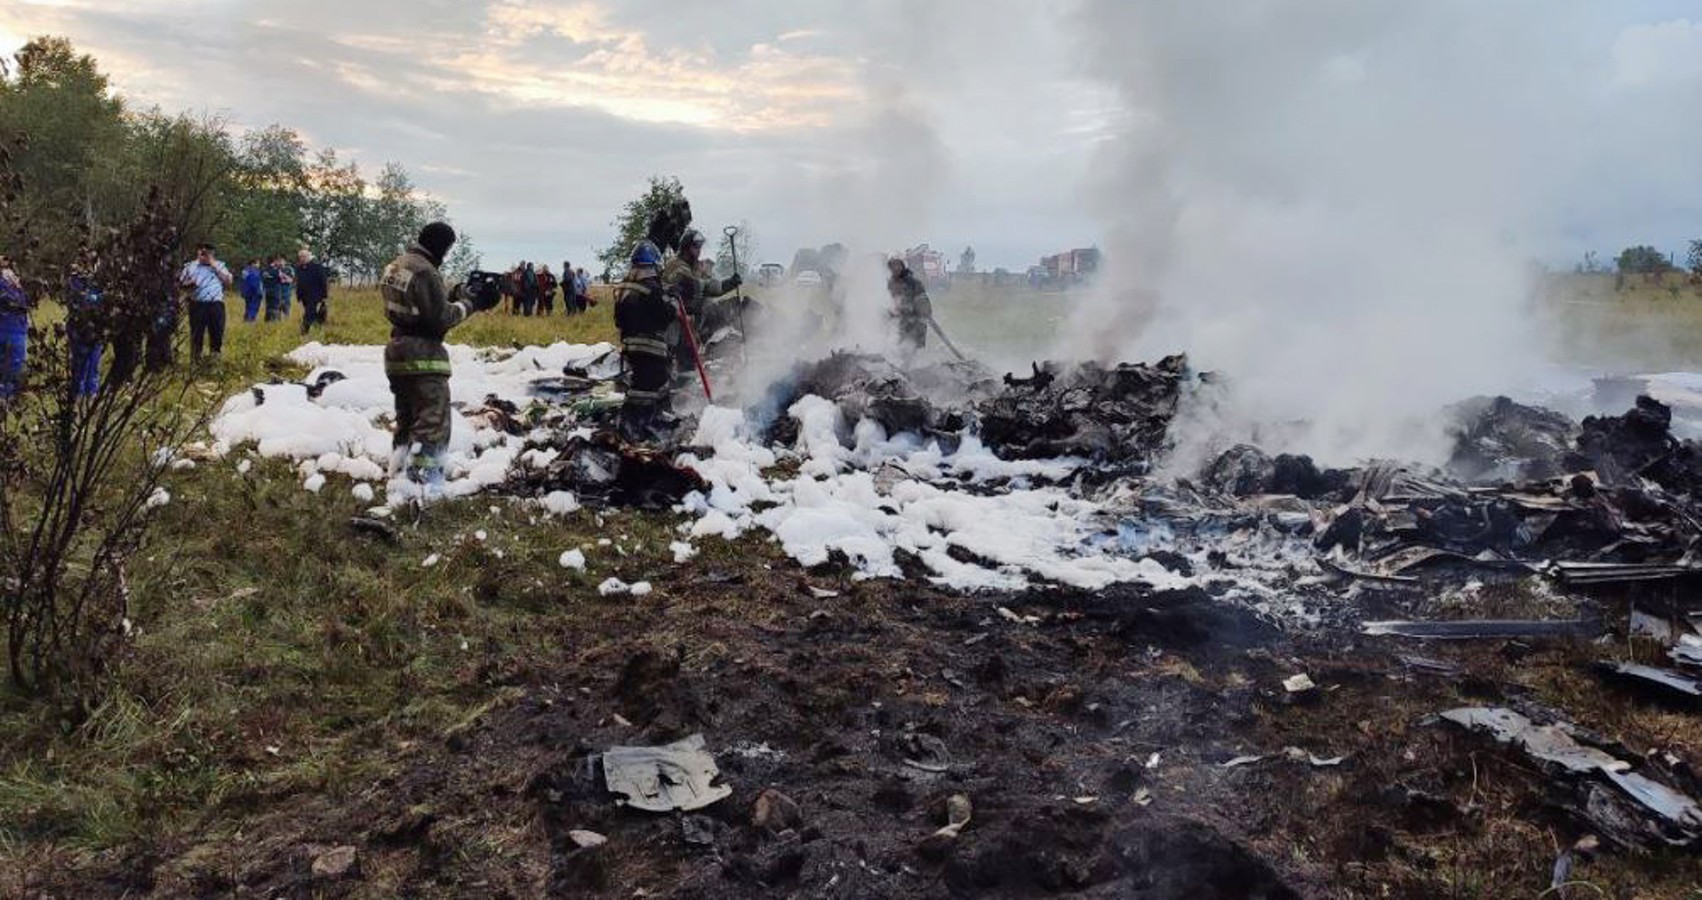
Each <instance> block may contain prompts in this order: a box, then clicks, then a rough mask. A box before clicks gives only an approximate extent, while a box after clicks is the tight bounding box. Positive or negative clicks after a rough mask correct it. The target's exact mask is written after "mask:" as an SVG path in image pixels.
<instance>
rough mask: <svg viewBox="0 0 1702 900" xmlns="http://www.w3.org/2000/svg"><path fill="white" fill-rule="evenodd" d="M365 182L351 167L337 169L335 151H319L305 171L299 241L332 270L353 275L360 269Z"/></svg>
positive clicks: (364, 229)
mask: <svg viewBox="0 0 1702 900" xmlns="http://www.w3.org/2000/svg"><path fill="white" fill-rule="evenodd" d="M365 208H366V181H365V180H364V179H363V178H361V174H360V168H359V167H357V166H356V165H355V164H354V163H352V162H351V163H349V164H348V165H341V164H339V163H338V161H337V152H336V151H335V150H323V151H321V152H320V153H319V155H318V157H317V158H316V159H315V160H314V161H313V163H312V164H310V165H309V166H308V167H307V193H306V196H305V198H304V200H303V203H302V226H301V233H302V238H303V239H304V240H305V241H306V242H307V245H308V246H309V247H311V248H313V250H314V252H315V253H316V254H317V255H318V256H319V258H320V259H321V260H322V261H323V262H324V263H325V264H326V265H327V266H330V267H331V268H333V269H337V270H339V271H342V272H344V273H353V272H354V271H355V270H356V268H357V267H358V266H359V265H361V260H362V257H361V247H362V245H363V243H364V242H365V241H366V236H365V234H364V233H363V232H365V231H366V228H367V223H366V222H365V221H364V217H365Z"/></svg>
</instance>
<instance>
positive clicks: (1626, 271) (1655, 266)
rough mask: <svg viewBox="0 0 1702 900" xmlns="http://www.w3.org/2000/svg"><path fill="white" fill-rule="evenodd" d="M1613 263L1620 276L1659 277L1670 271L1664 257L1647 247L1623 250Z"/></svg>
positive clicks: (1657, 251)
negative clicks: (1617, 268)
mask: <svg viewBox="0 0 1702 900" xmlns="http://www.w3.org/2000/svg"><path fill="white" fill-rule="evenodd" d="M1614 262H1615V264H1616V265H1618V267H1619V274H1621V275H1659V274H1661V273H1663V272H1668V271H1671V270H1672V263H1671V262H1669V261H1668V260H1667V258H1666V255H1665V254H1663V253H1661V251H1659V250H1656V249H1655V248H1653V247H1650V246H1647V245H1639V246H1636V247H1627V248H1625V249H1624V250H1622V251H1620V254H1619V256H1618V257H1617V258H1616V259H1615V260H1614Z"/></svg>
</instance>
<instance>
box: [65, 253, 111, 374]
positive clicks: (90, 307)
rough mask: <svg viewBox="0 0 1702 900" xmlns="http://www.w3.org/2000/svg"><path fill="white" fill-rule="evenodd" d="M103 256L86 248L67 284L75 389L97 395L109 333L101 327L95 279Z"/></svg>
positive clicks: (67, 329)
mask: <svg viewBox="0 0 1702 900" xmlns="http://www.w3.org/2000/svg"><path fill="white" fill-rule="evenodd" d="M99 268H100V257H98V256H96V255H95V251H93V250H91V249H89V248H87V247H84V248H83V250H82V252H81V254H79V258H78V260H77V262H76V264H75V265H73V266H72V267H71V277H70V278H68V279H67V280H66V283H65V339H66V343H68V344H69V345H70V350H71V390H72V392H73V393H74V394H75V395H76V396H78V397H93V396H94V395H95V393H96V392H98V391H99V390H100V360H101V357H102V356H103V355H105V350H106V336H105V335H104V334H102V333H101V332H102V328H101V321H100V315H101V308H100V307H101V299H102V297H101V289H100V284H99V283H98V282H97V281H96V280H95V276H96V273H97V271H98V270H99Z"/></svg>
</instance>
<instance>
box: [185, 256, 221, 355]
mask: <svg viewBox="0 0 1702 900" xmlns="http://www.w3.org/2000/svg"><path fill="white" fill-rule="evenodd" d="M231 280H232V279H231V274H230V270H229V269H227V268H225V264H224V263H222V262H219V261H218V259H217V258H216V257H215V256H214V255H213V245H212V244H202V245H201V246H199V247H197V248H195V259H194V260H193V261H191V262H190V263H188V264H187V265H185V266H184V267H183V271H182V272H179V273H178V276H177V283H178V284H180V285H182V286H183V287H184V288H187V289H188V291H189V361H190V362H199V361H200V360H201V344H202V342H203V341H206V343H207V344H208V348H209V349H210V350H212V351H213V356H214V358H217V357H218V356H219V354H220V352H221V351H223V350H224V346H225V288H227V287H229V286H230V283H231Z"/></svg>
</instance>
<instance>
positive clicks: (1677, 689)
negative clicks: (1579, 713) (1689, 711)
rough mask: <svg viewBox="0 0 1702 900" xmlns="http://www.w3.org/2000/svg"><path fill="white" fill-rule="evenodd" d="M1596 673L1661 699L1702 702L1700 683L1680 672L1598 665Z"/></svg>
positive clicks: (1605, 664) (1616, 664) (1652, 667)
mask: <svg viewBox="0 0 1702 900" xmlns="http://www.w3.org/2000/svg"><path fill="white" fill-rule="evenodd" d="M1597 669H1598V671H1600V672H1601V673H1602V674H1603V675H1606V676H1609V677H1612V678H1615V679H1617V680H1619V681H1621V682H1623V683H1625V684H1628V685H1631V686H1633V687H1637V688H1640V689H1643V690H1647V691H1652V692H1654V693H1655V694H1656V695H1658V696H1659V697H1661V698H1662V699H1672V698H1679V697H1682V698H1685V699H1688V700H1692V701H1694V700H1702V681H1697V680H1696V679H1694V678H1691V677H1690V676H1688V675H1685V674H1684V673H1682V672H1674V671H1672V670H1671V669H1658V668H1655V667H1654V666H1644V665H1638V664H1636V663H1609V662H1604V663H1600V664H1599V665H1598V666H1597Z"/></svg>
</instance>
